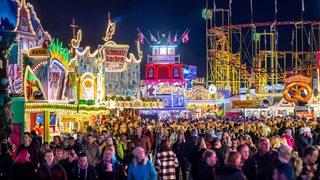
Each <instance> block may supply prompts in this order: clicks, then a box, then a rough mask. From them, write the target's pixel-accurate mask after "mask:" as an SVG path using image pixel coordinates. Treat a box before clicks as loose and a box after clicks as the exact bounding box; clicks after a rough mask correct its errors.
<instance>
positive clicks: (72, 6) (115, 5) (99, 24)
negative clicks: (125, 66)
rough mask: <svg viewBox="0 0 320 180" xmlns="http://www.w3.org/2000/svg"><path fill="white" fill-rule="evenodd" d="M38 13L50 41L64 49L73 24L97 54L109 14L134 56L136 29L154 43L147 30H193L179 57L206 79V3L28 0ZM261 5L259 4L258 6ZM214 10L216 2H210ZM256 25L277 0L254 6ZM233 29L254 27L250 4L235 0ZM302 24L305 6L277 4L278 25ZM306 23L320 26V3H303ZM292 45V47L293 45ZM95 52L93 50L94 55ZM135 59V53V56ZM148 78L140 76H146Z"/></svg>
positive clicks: (291, 0) (224, 1)
mask: <svg viewBox="0 0 320 180" xmlns="http://www.w3.org/2000/svg"><path fill="white" fill-rule="evenodd" d="M27 2H30V3H31V4H32V5H33V6H34V9H35V11H36V12H37V15H38V18H39V19H40V20H41V23H42V26H43V27H44V29H45V30H46V31H48V32H49V33H50V34H51V36H52V37H57V38H59V39H61V40H62V41H63V42H64V43H65V44H66V43H68V42H69V41H70V39H71V37H72V30H71V28H70V26H69V25H70V24H71V22H72V18H75V19H76V24H77V25H78V26H79V27H80V28H81V29H82V32H83V41H82V44H81V45H82V46H87V45H89V46H91V49H95V48H96V47H97V45H98V44H103V41H102V39H101V38H102V36H103V35H104V33H105V29H106V27H107V13H108V12H110V13H111V19H112V20H116V21H117V27H116V33H115V36H113V40H114V41H115V42H117V43H119V44H120V43H122V44H129V45H130V47H131V48H130V51H131V52H134V53H135V46H134V40H135V39H137V27H138V28H140V29H141V31H142V32H143V34H144V35H145V36H146V37H147V38H148V39H149V40H150V36H149V30H150V31H151V32H152V33H153V35H156V34H157V33H156V32H157V31H159V32H160V34H162V33H165V34H168V32H169V31H171V36H172V37H173V36H174V34H175V32H176V31H177V30H179V35H181V34H182V32H183V31H184V30H185V29H186V28H189V29H190V32H189V39H190V40H189V42H188V43H186V44H183V43H181V44H180V45H179V47H178V49H177V52H178V53H179V54H180V55H181V60H182V62H183V63H185V64H190V65H196V66H197V67H198V76H205V67H206V63H205V62H206V61H205V56H206V55H205V53H206V44H205V20H204V19H203V18H202V16H201V12H202V9H203V8H205V6H206V1H205V0H27ZM258 3H259V4H258ZM209 4H210V7H213V6H212V4H213V0H209ZM216 5H217V8H228V6H229V0H216ZM253 8H254V22H269V21H274V0H253ZM232 15H233V17H232V23H233V24H242V23H245V24H247V23H250V0H233V3H232ZM300 19H301V0H278V14H277V21H293V20H300ZM304 19H305V20H316V21H318V20H320V1H319V0H305V12H304ZM289 43H290V42H289ZM142 50H143V53H144V62H143V63H142V66H144V64H145V62H146V57H147V54H150V53H151V49H150V48H149V46H148V44H146V43H145V44H144V45H142ZM92 51H93V50H92ZM135 54H136V53H135ZM143 74H144V72H142V75H143Z"/></svg>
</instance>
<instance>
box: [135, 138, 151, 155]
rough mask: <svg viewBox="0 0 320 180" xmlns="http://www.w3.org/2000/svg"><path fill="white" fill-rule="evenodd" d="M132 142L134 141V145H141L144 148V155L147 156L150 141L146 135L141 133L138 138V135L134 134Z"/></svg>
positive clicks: (149, 149)
mask: <svg viewBox="0 0 320 180" xmlns="http://www.w3.org/2000/svg"><path fill="white" fill-rule="evenodd" d="M132 142H133V143H134V145H135V147H138V146H140V147H142V148H143V149H144V152H145V153H146V156H147V157H148V156H149V154H150V152H151V143H150V138H149V137H148V136H146V135H144V134H142V135H141V137H140V138H138V136H135V137H134V138H133V140H132Z"/></svg>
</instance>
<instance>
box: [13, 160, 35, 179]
mask: <svg viewBox="0 0 320 180" xmlns="http://www.w3.org/2000/svg"><path fill="white" fill-rule="evenodd" d="M12 172H14V173H12V180H20V179H30V180H33V179H35V176H36V173H35V172H34V168H33V164H32V163H31V162H25V163H15V164H14V165H13V170H12Z"/></svg>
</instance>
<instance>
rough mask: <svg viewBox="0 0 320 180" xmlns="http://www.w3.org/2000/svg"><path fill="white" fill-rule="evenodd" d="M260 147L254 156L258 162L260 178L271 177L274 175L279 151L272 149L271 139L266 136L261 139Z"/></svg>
mask: <svg viewBox="0 0 320 180" xmlns="http://www.w3.org/2000/svg"><path fill="white" fill-rule="evenodd" d="M258 148H259V151H258V152H257V154H255V155H253V156H252V158H253V159H254V160H255V161H256V162H257V166H258V178H264V179H270V178H271V177H272V173H273V172H272V170H273V167H274V163H275V162H276V161H277V158H278V153H277V152H275V151H272V150H270V141H269V139H267V138H264V137H262V138H260V139H259V142H258ZM262 174H263V176H262Z"/></svg>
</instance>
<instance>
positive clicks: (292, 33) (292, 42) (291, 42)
mask: <svg viewBox="0 0 320 180" xmlns="http://www.w3.org/2000/svg"><path fill="white" fill-rule="evenodd" d="M293 41H294V30H293V29H292V39H291V46H293Z"/></svg>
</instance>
